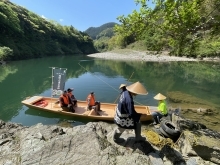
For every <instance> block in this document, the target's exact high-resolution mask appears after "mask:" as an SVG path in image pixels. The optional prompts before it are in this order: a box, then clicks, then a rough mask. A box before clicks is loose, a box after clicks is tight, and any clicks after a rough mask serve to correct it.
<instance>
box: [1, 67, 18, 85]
mask: <svg viewBox="0 0 220 165" xmlns="http://www.w3.org/2000/svg"><path fill="white" fill-rule="evenodd" d="M17 71H18V69H15V68H13V67H11V66H8V65H3V66H0V82H2V81H3V80H5V78H6V77H7V76H8V75H10V74H14V73H16V72H17Z"/></svg>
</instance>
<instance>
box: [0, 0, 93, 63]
mask: <svg viewBox="0 0 220 165" xmlns="http://www.w3.org/2000/svg"><path fill="white" fill-rule="evenodd" d="M0 38H1V40H0V46H6V47H9V48H10V49H12V50H13V55H11V56H7V57H6V56H5V59H6V60H19V59H28V58H38V57H44V56H52V55H53V56H54V55H57V56H59V55H73V54H88V53H95V52H97V50H96V49H95V47H94V45H93V41H92V39H91V37H90V36H89V35H88V34H86V33H83V32H80V31H78V30H76V29H75V28H74V27H73V26H61V25H60V24H59V23H57V22H55V21H49V20H47V19H44V18H42V17H40V16H38V15H37V14H35V13H33V12H31V11H28V10H27V9H25V8H23V7H21V6H18V5H15V4H13V3H11V2H10V1H1V2H0Z"/></svg>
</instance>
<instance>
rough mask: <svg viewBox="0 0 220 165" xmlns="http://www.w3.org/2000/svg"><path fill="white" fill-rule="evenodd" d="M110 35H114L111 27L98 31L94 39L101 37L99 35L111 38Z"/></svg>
mask: <svg viewBox="0 0 220 165" xmlns="http://www.w3.org/2000/svg"><path fill="white" fill-rule="evenodd" d="M112 36H114V31H113V28H107V29H105V30H103V31H101V33H99V34H98V35H97V36H96V39H97V40H98V39H99V38H101V37H108V38H111V37H112Z"/></svg>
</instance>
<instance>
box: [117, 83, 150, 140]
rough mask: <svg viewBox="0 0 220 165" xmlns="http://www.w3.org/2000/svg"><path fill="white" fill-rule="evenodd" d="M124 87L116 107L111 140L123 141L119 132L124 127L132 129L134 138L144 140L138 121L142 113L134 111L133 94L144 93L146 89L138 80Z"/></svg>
mask: <svg viewBox="0 0 220 165" xmlns="http://www.w3.org/2000/svg"><path fill="white" fill-rule="evenodd" d="M119 88H120V87H119ZM126 88H127V89H126ZM126 88H125V89H124V90H123V91H122V93H121V95H120V98H119V101H118V104H117V107H116V113H115V117H114V122H115V123H116V124H117V127H116V129H115V130H114V134H113V140H114V141H115V142H116V143H122V142H124V141H125V140H124V139H123V138H120V136H121V134H122V133H123V132H124V131H125V129H134V130H135V140H136V141H144V140H145V138H144V137H142V136H141V123H140V117H141V115H142V114H140V113H137V112H136V111H135V108H134V101H133V96H135V95H138V94H140V95H146V94H147V91H146V89H145V88H144V87H143V86H142V84H141V83H139V82H136V83H134V84H132V85H130V86H127V87H126Z"/></svg>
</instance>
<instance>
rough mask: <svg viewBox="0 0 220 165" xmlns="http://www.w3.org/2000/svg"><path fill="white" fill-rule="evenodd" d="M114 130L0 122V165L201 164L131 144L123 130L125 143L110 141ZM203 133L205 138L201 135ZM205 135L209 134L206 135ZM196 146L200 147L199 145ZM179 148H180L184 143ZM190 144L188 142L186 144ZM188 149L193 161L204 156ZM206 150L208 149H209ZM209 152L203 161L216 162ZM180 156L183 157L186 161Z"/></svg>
mask: <svg viewBox="0 0 220 165" xmlns="http://www.w3.org/2000/svg"><path fill="white" fill-rule="evenodd" d="M114 128H115V124H109V123H105V122H93V123H92V122H91V123H88V124H86V125H81V126H76V127H73V128H72V127H68V128H66V127H60V126H57V125H42V124H37V125H34V126H31V127H24V126H22V125H19V124H15V123H5V122H3V121H1V120H0V164H5V165H6V164H7V165H14V164H16V165H30V164H31V165H35V164H36V165H39V164H47V165H54V164H56V165H59V164H74V165H75V164H76V165H80V164H83V165H84V164H103V165H106V164H117V165H120V164H121V165H124V164H140V165H142V164H150V165H160V164H161V165H162V164H166V165H169V164H170V165H172V164H178V165H179V164H193V163H194V164H195V162H196V163H199V164H201V162H202V161H203V160H199V159H189V157H188V156H189V155H187V153H186V152H185V153H184V152H183V154H181V152H182V151H181V152H180V151H178V150H177V149H174V148H172V147H169V146H164V147H163V148H162V149H158V148H157V147H156V146H153V145H152V144H150V143H149V142H148V141H147V140H146V141H144V142H135V139H134V136H135V135H134V131H133V130H126V131H125V132H124V133H123V134H122V136H121V137H122V138H124V139H126V141H125V142H124V143H123V144H116V143H115V142H114V141H113V138H112V135H113V130H114ZM206 133H207V132H206ZM203 134H204V136H206V135H205V132H203ZM208 134H209V135H210V133H208ZM215 135H216V134H215ZM187 138H188V137H187ZM181 140H182V139H180V140H179V144H181ZM182 143H184V142H182ZM198 144H199V145H201V144H202V142H201V143H198ZM181 145H182V146H183V147H184V144H181ZM190 145H191V143H189V146H190ZM206 146H207V145H206ZM197 147H198V146H197ZM191 148H192V149H193V150H194V154H192V155H193V156H196V158H200V157H204V156H203V154H202V152H201V154H199V152H198V151H197V150H199V151H200V150H201V148H196V147H195V146H193V145H191ZM209 148H210V150H211V146H209ZM212 149H213V152H210V155H211V157H210V158H206V157H204V158H205V159H206V160H209V159H210V161H212V162H216V163H217V162H218V161H217V158H219V152H218V148H212ZM214 151H215V152H214ZM184 154H185V155H187V156H186V157H187V159H185V155H184ZM188 159H189V160H188ZM187 160H188V161H187ZM202 163H203V162H202ZM208 163H210V162H208ZM205 164H207V163H205ZM213 164H214V163H213Z"/></svg>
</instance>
